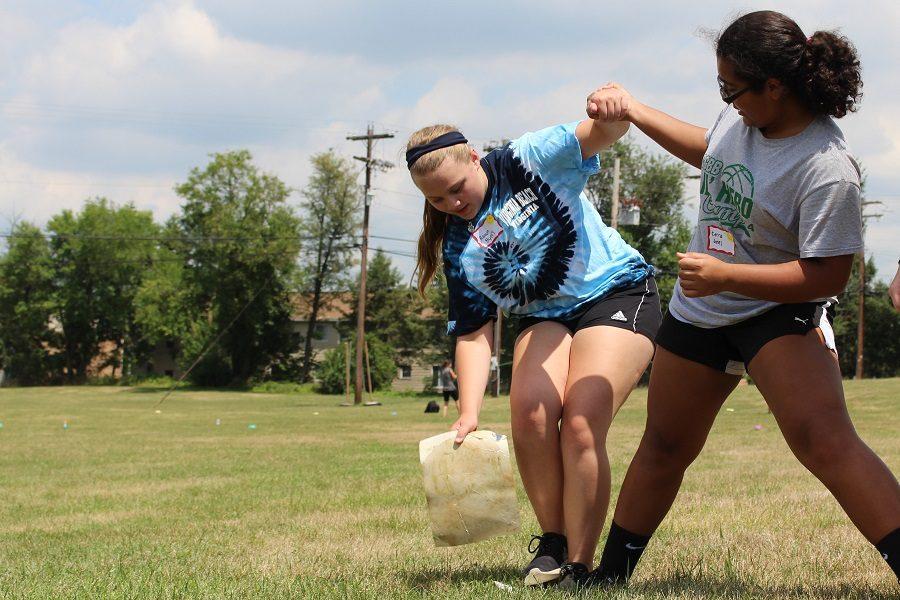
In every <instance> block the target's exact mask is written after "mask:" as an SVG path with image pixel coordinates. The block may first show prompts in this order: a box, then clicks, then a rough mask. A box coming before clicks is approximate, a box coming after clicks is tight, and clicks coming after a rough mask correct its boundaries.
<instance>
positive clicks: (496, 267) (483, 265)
mask: <svg viewBox="0 0 900 600" xmlns="http://www.w3.org/2000/svg"><path fill="white" fill-rule="evenodd" d="M577 124H578V123H577V122H576V123H569V124H567V125H558V126H555V127H549V128H547V129H542V130H541V131H537V132H534V133H526V134H525V135H523V136H522V137H520V138H519V139H517V140H515V141H513V142H511V143H509V144H507V145H506V146H503V147H502V148H498V149H496V150H494V151H492V152H490V153H489V154H488V155H487V156H485V157H484V158H483V159H481V166H482V167H484V171H485V173H486V174H487V177H488V191H487V194H486V195H485V200H484V203H483V204H482V206H481V209H480V210H479V211H478V215H477V216H476V217H475V218H474V219H473V220H472V221H471V223H470V222H467V221H465V220H464V219H461V218H459V217H456V216H451V217H450V218H449V219H448V222H447V228H446V230H445V234H444V246H443V255H444V273H445V275H446V277H447V287H448V291H449V295H450V317H449V321H448V323H447V333H448V334H450V335H464V334H466V333H471V332H473V331H475V330H477V329H478V328H479V327H481V326H482V325H484V324H485V323H486V322H487V321H489V320H490V319H491V318H492V317H493V316H494V315H495V314H496V307H497V306H499V307H500V308H502V309H503V310H504V312H507V313H513V314H517V315H528V316H532V317H545V318H559V319H569V318H574V317H577V316H578V315H579V314H580V313H581V312H583V311H584V310H585V309H587V307H588V306H589V305H590V304H591V303H592V302H593V301H595V300H597V299H599V298H601V297H603V296H604V295H606V294H607V293H608V292H609V291H611V290H612V289H613V288H617V287H620V286H629V285H633V284H635V283H637V282H639V281H642V280H643V279H645V278H646V277H647V276H648V275H650V274H651V273H652V268H651V267H650V266H649V265H647V263H646V262H645V261H644V259H643V257H642V256H641V255H640V253H638V251H637V250H635V249H634V248H632V247H631V246H629V245H628V244H626V243H625V242H624V241H623V240H622V238H621V237H620V236H619V234H618V232H616V231H615V230H614V229H612V228H611V227H607V226H606V225H605V224H604V223H603V221H602V220H601V218H600V215H599V214H598V213H597V209H595V208H594V206H593V205H592V204H591V203H590V201H588V199H587V197H586V196H585V195H584V186H585V184H586V183H587V180H588V177H590V176H591V175H593V174H594V173H596V172H597V171H598V170H599V168H600V159H599V157H597V156H592V157H590V158H589V159H587V160H582V158H581V145H580V144H579V142H578V138H576V137H575V126H576V125H577Z"/></svg>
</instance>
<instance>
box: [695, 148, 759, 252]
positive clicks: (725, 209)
mask: <svg viewBox="0 0 900 600" xmlns="http://www.w3.org/2000/svg"><path fill="white" fill-rule="evenodd" d="M716 162H719V164H721V161H718V160H716ZM706 164H707V161H704V168H705V166H706ZM753 193H754V182H753V173H752V172H751V171H750V169H748V168H747V167H745V166H744V165H742V164H740V163H735V164H731V165H728V166H727V167H725V168H724V169H722V171H721V175H720V176H719V177H716V176H715V175H713V174H712V172H708V171H704V173H703V181H702V183H701V185H700V195H701V198H702V201H701V205H700V208H701V210H702V211H703V213H705V214H706V215H707V216H705V217H702V218H701V219H700V221H701V222H704V221H708V222H713V223H717V224H718V225H719V226H720V227H722V228H724V229H727V230H730V231H732V232H736V231H743V232H744V233H746V234H747V235H748V236H750V235H752V232H753V223H752V221H751V219H750V217H751V215H752V214H753Z"/></svg>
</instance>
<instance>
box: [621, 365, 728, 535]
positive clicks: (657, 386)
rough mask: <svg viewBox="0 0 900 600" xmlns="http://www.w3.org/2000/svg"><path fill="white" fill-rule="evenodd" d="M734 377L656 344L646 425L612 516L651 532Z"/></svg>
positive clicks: (700, 445)
mask: <svg viewBox="0 0 900 600" xmlns="http://www.w3.org/2000/svg"><path fill="white" fill-rule="evenodd" d="M739 380H740V378H739V377H737V376H735V375H728V374H726V373H723V372H721V371H716V370H715V369H712V368H710V367H707V366H706V365H701V364H700V363H696V362H693V361H690V360H688V359H685V358H681V357H680V356H677V355H675V354H672V353H671V352H669V351H668V350H666V349H665V348H657V350H656V358H654V359H653V369H652V371H651V374H650V389H649V392H648V397H647V426H646V428H645V430H644V435H643V437H642V438H641V443H640V445H639V446H638V449H637V452H636V453H635V455H634V458H633V459H632V461H631V465H629V467H628V472H627V473H626V475H625V481H624V482H623V483H622V490H621V491H620V492H619V499H618V500H617V501H616V512H615V516H614V517H613V519H614V520H615V522H616V523H617V524H618V525H619V526H620V527H622V528H624V529H626V530H628V531H631V532H633V533H636V534H640V535H651V534H653V532H654V531H656V528H657V527H658V526H659V524H660V523H661V522H662V520H663V518H664V517H665V516H666V513H668V512H669V508H671V506H672V502H674V501H675V496H676V495H677V494H678V489H679V488H680V487H681V481H682V479H683V478H684V472H685V471H686V470H687V468H688V467H689V466H690V464H691V463H692V462H693V461H694V459H695V458H696V457H697V455H698V454H699V453H700V450H701V449H702V448H703V445H704V444H705V443H706V438H707V436H708V435H709V430H710V428H711V427H712V424H713V421H714V420H715V418H716V415H717V414H718V412H719V409H720V408H721V406H722V403H723V402H724V401H725V399H726V398H727V397H728V395H729V394H730V393H731V391H732V390H733V389H734V388H735V386H736V385H737V383H738V381H739Z"/></svg>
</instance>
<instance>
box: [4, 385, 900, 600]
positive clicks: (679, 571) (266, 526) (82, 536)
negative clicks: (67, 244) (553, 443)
mask: <svg viewBox="0 0 900 600" xmlns="http://www.w3.org/2000/svg"><path fill="white" fill-rule="evenodd" d="M846 390H847V396H848V403H849V405H850V409H851V412H852V414H853V417H854V420H855V422H856V425H857V428H858V429H859V430H860V432H861V434H862V436H863V437H864V439H866V441H867V442H868V443H869V444H870V445H871V446H872V447H873V448H874V449H875V450H876V451H877V452H878V453H879V454H880V455H881V456H882V457H883V458H884V459H885V461H886V462H887V463H888V465H889V466H891V468H892V469H893V471H894V472H895V473H898V472H900V436H898V435H897V433H898V430H900V379H893V380H881V381H866V382H862V383H856V382H848V383H847V384H846ZM161 396H162V391H161V390H160V389H153V388H148V389H141V388H116V387H84V388H41V389H0V421H2V422H3V427H2V429H0V493H2V496H0V498H2V502H0V597H3V598H7V597H9V598H75V597H77V598H223V597H224V598H299V597H309V598H347V597H351V598H369V597H372V598H374V597H379V598H381V597H402V598H414V597H441V598H484V597H493V598H518V597H527V598H532V597H560V596H561V594H560V593H559V592H557V591H554V590H545V591H530V590H525V589H523V588H521V587H520V586H519V584H518V581H519V578H518V575H517V572H518V569H519V568H520V567H521V565H522V564H523V563H524V561H525V559H526V553H525V546H526V545H527V542H528V539H529V536H530V534H531V533H532V532H535V531H536V525H535V521H534V518H533V516H532V514H531V512H530V508H529V506H528V503H527V501H526V499H525V496H524V493H523V492H522V490H521V486H520V489H519V501H520V505H521V515H522V522H523V527H522V531H521V532H520V533H519V534H518V535H515V536H507V537H503V538H497V539H494V540H490V541H487V542H482V543H479V544H474V545H470V546H464V547H459V548H450V549H447V548H435V547H434V546H433V543H432V539H431V534H430V532H429V530H428V524H427V522H426V512H425V501H424V494H423V492H422V486H421V472H420V467H419V464H418V455H417V442H418V441H419V440H420V439H422V438H424V437H427V436H430V435H433V434H435V433H439V432H441V431H443V430H444V429H445V428H446V427H447V425H449V420H445V419H442V418H441V417H440V416H436V415H432V414H423V412H422V409H423V405H424V402H423V401H422V400H421V399H410V398H393V397H388V396H385V397H382V398H381V400H382V401H383V402H384V406H381V407H372V408H339V407H338V406H336V404H337V402H338V401H340V398H336V397H326V396H315V395H288V394H284V395H277V394H255V393H247V392H243V393H242V392H206V391H184V392H178V393H176V394H174V395H173V396H172V397H170V398H169V399H168V400H167V401H166V403H165V404H163V405H162V407H161V412H160V413H158V414H157V413H156V412H155V410H154V404H155V403H156V402H158V401H159V399H160V398H161ZM645 398H646V391H645V390H638V391H636V392H635V393H634V394H633V396H632V398H631V400H630V401H629V403H628V404H626V406H625V407H624V408H623V410H622V412H621V413H620V415H619V417H618V418H617V420H616V422H615V424H614V426H613V432H612V434H611V440H610V455H611V461H612V465H613V487H614V492H613V494H614V497H615V494H616V493H617V492H618V486H619V484H620V483H621V480H622V477H623V476H624V473H625V468H626V467H627V464H628V461H629V460H630V458H631V456H632V454H633V452H634V450H635V448H636V446H637V443H638V440H639V437H640V434H641V430H642V427H643V422H644V415H645V408H646V405H645ZM810 401H814V400H813V399H810ZM726 408H727V409H731V410H723V411H722V413H721V415H720V416H719V419H718V422H717V424H716V426H715V429H714V430H713V433H712V436H711V438H710V441H709V443H708V445H707V447H706V449H705V450H704V452H703V453H702V454H701V456H700V458H699V459H698V461H697V462H696V463H695V465H694V466H693V467H692V469H691V470H690V471H689V472H688V475H687V477H686V480H685V484H684V487H683V489H682V493H681V494H680V496H679V497H678V500H677V501H676V504H675V507H674V509H673V511H672V513H671V514H670V515H669V517H668V518H667V519H666V521H665V522H664V523H663V525H662V527H661V528H660V531H659V532H658V534H657V536H656V537H655V538H654V540H653V542H652V543H651V545H650V547H649V548H648V550H647V551H646V553H645V555H644V559H643V560H642V563H641V565H640V567H639V569H638V572H637V574H636V576H635V578H634V580H633V581H632V583H631V585H630V587H629V588H627V589H618V590H613V591H611V592H604V593H603V594H598V595H597V597H604V598H664V597H665V598H776V597H777V598H823V599H824V598H896V597H897V596H898V594H900V588H898V587H897V583H896V580H895V579H894V577H893V575H892V574H891V573H890V571H889V569H888V568H887V566H886V565H885V564H884V561H882V560H881V558H880V557H879V556H878V555H877V553H876V552H875V550H874V549H873V548H872V547H871V546H870V545H869V544H868V543H867V542H866V541H865V540H864V539H863V538H862V536H861V535H860V534H859V533H857V531H856V530H855V529H854V528H853V526H852V525H851V524H850V523H849V521H848V520H847V519H846V518H845V517H844V515H843V513H842V512H841V510H840V508H839V506H838V505H837V503H836V502H835V501H834V500H833V499H832V498H831V497H830V495H829V494H828V493H827V492H826V491H825V489H824V488H823V487H822V486H821V485H820V484H819V483H818V482H817V481H816V480H815V479H813V477H812V476H811V475H809V474H808V473H807V472H806V471H805V470H804V469H803V468H802V467H801V466H800V465H799V464H798V463H797V462H796V461H795V460H794V459H793V458H792V457H791V455H790V453H789V452H788V449H787V447H786V445H785V443H784V441H783V440H782V439H781V436H780V435H779V432H778V430H777V428H776V427H775V424H774V421H773V419H772V417H771V415H768V414H767V413H766V410H765V407H764V405H763V404H762V401H761V398H760V397H759V395H758V393H757V392H756V390H755V389H754V388H753V387H744V388H741V389H740V390H739V391H738V392H737V393H736V394H735V395H734V396H733V397H732V398H731V399H730V400H729V401H728V403H727V404H726ZM507 418H508V408H507V404H506V399H505V398H504V399H499V400H494V399H488V400H487V403H486V406H485V409H484V412H483V418H482V427H483V428H490V429H493V430H495V431H499V432H502V433H508V432H509V425H508V421H507ZM685 418H689V416H688V415H686V416H685ZM217 419H219V422H220V425H216V420H217ZM64 422H66V423H67V424H68V428H67V429H64V428H63V423H64ZM250 424H255V425H256V428H249V426H250ZM756 425H762V429H761V430H758V429H756V428H755V426H756ZM495 580H496V581H500V582H504V583H507V584H510V585H512V586H513V587H514V589H513V591H504V590H502V589H498V588H497V587H496V586H495V584H494V583H493V582H494V581H495Z"/></svg>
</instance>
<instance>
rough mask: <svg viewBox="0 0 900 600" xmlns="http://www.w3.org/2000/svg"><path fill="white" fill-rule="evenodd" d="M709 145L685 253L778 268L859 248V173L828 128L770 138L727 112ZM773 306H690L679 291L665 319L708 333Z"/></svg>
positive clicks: (708, 301)
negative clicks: (689, 239) (675, 320)
mask: <svg viewBox="0 0 900 600" xmlns="http://www.w3.org/2000/svg"><path fill="white" fill-rule="evenodd" d="M706 141H707V150H706V155H705V156H704V157H703V169H702V174H701V179H700V198H699V200H700V211H699V213H700V214H699V217H698V220H697V228H696V229H695V230H694V236H693V238H692V239H691V243H690V245H689V246H688V251H689V252H703V253H706V254H709V255H711V256H715V257H716V258H718V259H720V260H723V261H726V262H729V263H742V264H777V263H785V262H792V261H795V260H798V259H800V258H812V257H826V256H840V255H844V254H854V253H856V252H859V251H860V250H861V249H862V247H863V241H862V214H861V206H860V193H859V177H860V174H859V166H858V165H857V163H856V161H855V160H854V159H853V157H852V156H851V154H850V149H849V148H848V147H847V143H846V142H845V140H844V135H843V134H842V133H841V130H840V129H839V128H838V126H837V125H836V124H835V122H834V120H833V119H831V118H830V117H820V118H817V119H816V120H815V121H813V122H812V123H811V124H810V125H809V126H808V127H807V128H806V129H805V130H804V131H803V132H802V133H799V134H797V135H794V136H791V137H788V138H782V139H768V138H766V137H764V136H763V135H762V133H760V131H759V129H757V128H755V127H748V126H747V125H745V124H744V122H743V119H742V118H741V116H740V115H738V112H737V110H735V109H734V107H732V106H728V107H726V108H725V110H723V111H722V113H721V114H720V115H719V118H718V119H716V122H715V124H714V125H713V126H712V128H711V129H710V130H709V131H707V133H706ZM819 300H822V301H824V300H831V301H833V302H834V301H836V299H835V298H830V299H829V298H820V299H819ZM776 305H777V303H775V302H770V301H767V300H757V299H755V298H748V297H747V296H742V295H740V294H735V293H732V292H723V293H721V294H715V295H712V296H706V297H703V298H687V297H686V296H685V295H684V293H683V292H682V291H681V284H680V282H678V283H676V284H675V291H674V293H673V294H672V300H671V302H670V303H669V312H670V313H671V314H672V316H673V317H675V318H676V319H678V320H679V321H683V322H685V323H691V324H693V325H696V326H698V327H704V328H712V327H722V326H725V325H731V324H733V323H738V322H740V321H744V320H746V319H749V318H750V317H753V316H756V315H758V314H760V313H763V312H765V311H767V310H769V309H770V308H772V307H774V306H776Z"/></svg>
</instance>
